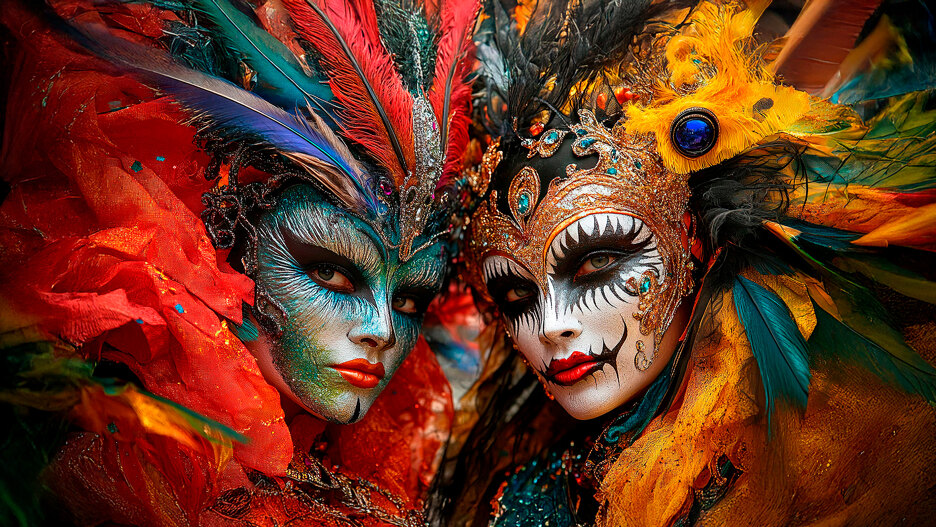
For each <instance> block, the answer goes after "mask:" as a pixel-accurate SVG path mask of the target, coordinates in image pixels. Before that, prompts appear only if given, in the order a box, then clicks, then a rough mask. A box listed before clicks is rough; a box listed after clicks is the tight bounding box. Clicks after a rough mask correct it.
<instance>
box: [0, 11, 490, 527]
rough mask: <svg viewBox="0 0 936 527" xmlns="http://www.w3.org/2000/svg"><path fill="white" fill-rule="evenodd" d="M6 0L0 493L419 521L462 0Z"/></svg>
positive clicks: (250, 520)
mask: <svg viewBox="0 0 936 527" xmlns="http://www.w3.org/2000/svg"><path fill="white" fill-rule="evenodd" d="M8 4H9V5H8ZM8 4H4V9H3V10H2V12H0V23H2V24H3V26H2V27H3V29H4V43H5V53H6V54H7V55H8V56H9V57H11V58H12V57H15V60H14V61H13V62H14V63H15V64H17V65H18V66H17V67H16V68H15V71H11V74H10V75H9V76H7V78H12V85H11V86H9V92H10V94H11V95H10V100H9V101H8V102H9V104H8V105H7V107H9V108H10V109H11V110H12V111H11V112H10V114H9V115H8V116H5V117H4V121H5V122H4V125H5V127H4V130H5V132H4V145H3V159H2V170H0V172H2V173H3V176H4V182H5V184H6V185H7V186H6V187H5V188H6V190H9V191H10V192H12V194H13V195H14V196H16V198H15V199H13V200H10V201H2V203H0V206H2V210H0V227H2V229H0V230H2V231H3V233H4V236H3V240H2V243H3V247H2V248H0V254H2V255H3V256H2V257H3V258H4V261H5V263H6V264H7V265H5V268H6V269H7V270H9V271H10V272H6V271H4V273H2V276H0V285H2V289H0V297H2V301H0V304H2V305H3V306H4V312H3V316H2V317H0V318H2V321H0V332H2V333H3V334H4V335H11V334H12V335H23V336H24V337H23V339H20V337H18V336H17V337H14V338H13V339H12V340H9V339H6V337H4V341H3V349H4V354H5V355H4V356H5V357H7V358H9V359H10V360H9V362H8V364H10V365H15V367H13V366H11V367H10V371H4V378H6V379H10V381H9V383H8V384H4V386H3V395H4V397H3V402H4V404H7V403H10V404H11V407H9V408H7V407H4V408H5V410H7V411H8V412H7V414H5V415H8V416H11V420H12V421H15V423H14V424H15V426H16V429H17V430H18V431H20V432H22V433H21V434H18V437H17V441H19V442H21V443H22V444H23V445H26V446H24V447H23V448H22V451H29V452H32V453H34V454H35V455H34V456H33V458H35V459H30V460H28V461H33V462H34V463H33V466H30V467H29V468H30V470H31V472H30V471H24V473H18V472H20V469H19V467H20V466H21V465H20V464H10V465H9V466H5V467H4V469H3V471H4V472H3V476H4V480H3V481H2V485H0V487H2V488H3V489H4V491H3V497H4V499H3V500H0V501H2V502H3V505H0V517H3V518H7V517H10V518H18V521H19V522H20V523H21V524H23V525H27V524H29V525H32V524H37V525H40V524H47V523H54V524H59V523H62V524H69V523H74V524H80V525H98V524H114V525H141V526H162V525H180V526H181V525H323V526H324V525H388V524H392V525H401V526H402V525H405V526H416V525H420V524H421V523H422V522H421V518H422V510H421V505H422V496H423V494H424V493H425V492H426V491H427V488H428V484H429V481H430V479H431V476H432V474H433V473H434V470H435V469H436V467H437V461H436V456H437V452H438V451H439V450H440V448H441V447H442V444H443V442H444V439H445V437H446V436H447V434H448V429H449V426H450V424H451V419H452V412H453V410H452V400H451V391H450V388H449V386H448V383H447V381H446V380H445V377H444V375H443V372H442V370H441V369H440V367H439V364H438V363H437V362H436V360H435V357H434V356H433V354H432V352H431V351H430V350H429V349H428V347H427V345H426V343H425V342H424V341H421V340H420V339H419V332H420V326H421V324H422V321H423V317H424V315H425V313H426V310H427V308H428V306H429V303H430V302H431V301H432V300H433V298H434V297H435V296H436V295H437V293H438V292H439V290H440V289H441V287H442V284H443V281H444V280H445V278H446V275H447V269H448V265H449V259H450V257H451V255H452V248H453V247H454V246H455V242H454V240H453V239H452V237H451V233H452V231H453V224H454V223H457V222H458V221H459V220H458V218H457V217H456V216H455V214H456V209H457V207H458V206H459V201H458V200H459V197H460V190H459V187H460V185H461V183H460V176H459V172H460V168H461V161H460V160H461V157H462V153H463V152H462V151H463V150H464V148H465V144H466V142H467V132H466V128H467V125H468V121H469V102H470V90H469V89H468V86H467V84H466V82H467V78H466V77H467V74H468V69H469V64H468V62H467V61H466V58H467V57H468V56H470V49H471V38H470V36H471V29H472V27H473V23H474V18H475V16H476V11H477V8H478V6H477V4H476V3H474V2H471V1H468V2H461V1H459V2H451V1H442V2H436V1H433V2H425V3H424V2H419V1H417V2H410V1H406V2H398V1H389V2H387V1H371V0H352V1H350V2H345V1H344V0H309V1H306V0H284V1H279V0H276V1H274V0H270V1H264V0H261V1H258V2H254V1H251V2H239V1H238V2H234V1H230V0H183V1H182V2H163V1H153V2H147V1H141V2H122V1H115V2H107V1H104V2H98V1H85V0H76V1H71V0H69V1H66V2H49V4H50V5H48V6H45V5H43V6H34V5H32V4H30V3H28V2H17V1H14V2H10V3H8ZM26 4H30V5H26ZM7 37H9V38H7ZM39 85H42V88H41V89H38V90H37V89H36V87H37V86H39ZM3 88H4V89H3V90H0V91H2V92H3V93H6V92H7V89H6V88H8V87H7V86H3ZM50 103H51V104H50ZM7 134H9V135H7ZM8 138H16V141H15V145H14V146H13V147H12V148H8V144H7V139H8ZM36 182H40V183H38V184H37V183H36ZM3 194H4V196H3V197H5V196H6V192H3ZM39 204H48V205H43V206H38V205H39ZM26 211H29V212H28V213H27V212H26ZM62 217H64V218H65V219H64V220H62V219H61V218H62ZM12 262H17V264H16V265H11V263H12ZM14 271H15V272H14ZM7 308H9V312H8V311H7ZM24 328H25V329H24ZM29 339H33V340H29ZM17 368H18V369H17ZM36 386H38V387H39V389H34V387H36ZM18 390H23V391H24V392H25V393H26V395H23V394H19V395H11V393H12V392H16V391H18ZM49 410H56V411H58V412H57V413H55V414H49V413H47V412H48V411H49ZM37 414H39V415H43V416H46V417H48V418H47V419H45V420H42V419H40V418H38V417H37ZM13 416H22V417H23V419H22V420H20V419H19V418H14V417H13ZM63 419H65V420H63ZM36 421H39V422H42V423H43V426H34V424H35V422H36ZM63 423H64V424H63ZM49 429H54V430H55V431H56V433H55V434H50V437H38V436H44V435H45V431H46V430H49ZM66 432H68V435H67V437H66V436H65V433H66ZM40 443H41V444H42V445H43V447H45V449H44V450H41V451H39V450H37V449H35V448H34V447H33V445H37V444H40ZM11 451H12V450H11ZM26 464H27V463H26V461H24V462H23V463H22V465H26ZM40 471H41V472H42V475H41V477H42V480H41V482H40V481H39V477H40ZM7 477H9V481H8V480H7ZM14 478H15V479H16V480H17V481H20V482H27V483H28V484H27V485H13V484H12V481H13V479H14ZM14 487H15V490H14V491H13V492H14V493H15V494H16V497H15V498H12V497H11V494H7V489H12V488H14ZM20 487H22V489H20ZM47 502H48V503H49V504H51V506H49V507H45V505H46V503H47ZM21 503H22V504H32V505H31V506H28V505H23V506H22V507H20V504H21ZM40 504H42V506H40ZM11 508H12V511H13V512H11Z"/></svg>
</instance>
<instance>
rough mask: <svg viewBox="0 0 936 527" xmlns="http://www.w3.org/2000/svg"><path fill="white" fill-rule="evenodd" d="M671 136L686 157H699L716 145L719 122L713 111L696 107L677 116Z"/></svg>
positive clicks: (674, 143)
mask: <svg viewBox="0 0 936 527" xmlns="http://www.w3.org/2000/svg"><path fill="white" fill-rule="evenodd" d="M670 137H671V139H672V140H673V145H674V146H675V147H676V149H677V150H679V153H681V154H682V155H684V156H686V157H698V156H701V155H702V154H704V153H706V152H708V151H709V150H711V149H712V147H713V146H715V140H716V138H717V137H718V124H717V121H716V120H715V116H714V115H713V114H712V112H710V111H708V110H705V109H702V108H694V109H692V110H687V111H685V112H683V113H682V114H681V115H680V116H679V117H677V118H676V121H675V122H674V123H673V128H672V130H671V131H670Z"/></svg>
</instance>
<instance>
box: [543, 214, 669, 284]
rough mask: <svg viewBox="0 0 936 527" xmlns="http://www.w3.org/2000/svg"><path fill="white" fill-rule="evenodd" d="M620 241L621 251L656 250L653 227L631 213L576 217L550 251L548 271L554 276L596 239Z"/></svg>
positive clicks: (550, 247)
mask: <svg viewBox="0 0 936 527" xmlns="http://www.w3.org/2000/svg"><path fill="white" fill-rule="evenodd" d="M604 239H609V240H618V241H619V243H620V245H619V246H618V247H615V249H618V250H621V251H628V250H631V251H646V250H655V249H656V242H655V240H654V239H653V235H652V233H651V232H650V228H649V227H647V226H646V224H645V223H644V222H643V221H641V220H640V219H639V218H636V217H634V216H630V215H627V214H616V213H599V214H591V215H588V216H585V217H583V218H580V219H578V220H576V221H575V222H574V223H572V224H571V225H569V226H568V227H566V228H565V229H563V230H562V232H560V233H559V234H558V235H556V237H555V238H553V241H552V243H551V244H550V245H549V249H548V250H547V251H546V273H547V274H550V275H553V274H556V272H557V271H558V270H559V269H560V268H561V267H563V265H564V264H567V263H568V261H569V260H571V259H574V258H575V257H577V256H580V253H581V248H580V247H581V246H582V245H584V244H585V243H586V242H590V241H596V240H604Z"/></svg>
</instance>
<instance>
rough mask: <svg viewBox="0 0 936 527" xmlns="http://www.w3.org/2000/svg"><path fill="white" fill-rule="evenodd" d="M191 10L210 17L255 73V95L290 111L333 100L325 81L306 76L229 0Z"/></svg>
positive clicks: (202, 1) (197, 1) (203, 0)
mask: <svg viewBox="0 0 936 527" xmlns="http://www.w3.org/2000/svg"><path fill="white" fill-rule="evenodd" d="M192 6H193V8H194V9H196V10H197V11H198V12H200V13H202V14H204V15H205V17H207V19H208V21H209V22H210V23H211V25H212V26H214V27H215V29H216V30H217V33H216V35H217V36H218V37H219V38H221V40H222V41H223V43H224V44H225V47H226V48H227V49H228V50H231V51H234V52H235V53H237V54H238V55H240V57H241V59H242V60H243V61H244V62H245V63H247V65H249V66H250V67H251V68H252V69H253V70H254V71H256V73H257V77H258V79H257V85H256V88H255V91H256V92H257V93H258V94H259V95H261V96H262V97H264V98H266V99H268V100H269V101H270V102H272V103H274V104H276V105H278V106H280V107H283V108H286V109H290V110H292V109H295V108H304V107H305V106H306V105H307V104H309V103H314V104H319V105H321V104H323V103H326V102H328V101H330V100H331V99H332V92H331V89H330V88H329V87H328V84H327V82H326V81H325V80H324V79H313V78H311V77H309V76H308V75H306V73H305V72H304V71H303V69H302V66H300V64H299V61H298V60H296V58H295V56H294V55H293V54H292V52H291V51H290V50H289V48H287V47H286V46H285V45H284V44H283V43H282V42H280V41H279V40H277V39H276V38H274V37H273V35H270V34H269V33H267V32H266V31H264V30H263V29H261V28H260V27H258V26H257V25H256V24H254V23H253V21H251V20H250V18H248V17H247V16H246V15H245V14H244V13H241V12H240V11H239V10H237V9H235V8H234V6H232V5H231V4H230V3H228V2H227V1H226V0H193V1H192Z"/></svg>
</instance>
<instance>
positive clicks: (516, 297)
mask: <svg viewBox="0 0 936 527" xmlns="http://www.w3.org/2000/svg"><path fill="white" fill-rule="evenodd" d="M487 289H488V294H489V295H491V298H492V299H493V300H494V303H495V304H497V307H498V308H500V310H501V312H502V313H503V314H504V315H506V316H507V317H510V318H516V317H518V316H520V315H522V314H524V313H527V312H528V311H530V310H531V309H532V308H533V307H535V306H536V303H537V295H536V284H534V283H533V282H531V281H529V280H527V279H526V278H523V277H521V276H517V275H514V274H509V273H508V274H505V275H500V276H495V277H492V278H490V279H489V280H488V281H487Z"/></svg>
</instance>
